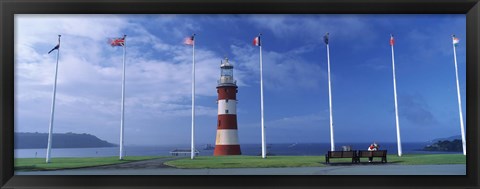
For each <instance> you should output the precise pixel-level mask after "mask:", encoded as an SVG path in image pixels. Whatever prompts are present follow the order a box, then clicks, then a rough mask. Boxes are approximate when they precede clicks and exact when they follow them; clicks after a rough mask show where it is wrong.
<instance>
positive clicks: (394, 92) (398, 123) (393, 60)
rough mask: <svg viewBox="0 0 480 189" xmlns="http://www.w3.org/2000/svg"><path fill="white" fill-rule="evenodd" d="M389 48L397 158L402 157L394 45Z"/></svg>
mask: <svg viewBox="0 0 480 189" xmlns="http://www.w3.org/2000/svg"><path fill="white" fill-rule="evenodd" d="M391 38H393V35H391ZM391 38H390V39H391ZM390 46H391V47H392V68H393V94H394V97H395V123H396V127H397V147H398V156H402V143H401V141H400V122H399V121H398V104H397V82H396V80H395V54H394V52H393V46H394V45H393V44H391V45H390Z"/></svg>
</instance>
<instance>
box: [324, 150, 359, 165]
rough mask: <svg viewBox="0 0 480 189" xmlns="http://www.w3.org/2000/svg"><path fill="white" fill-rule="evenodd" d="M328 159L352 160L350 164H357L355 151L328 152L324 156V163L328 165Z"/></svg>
mask: <svg viewBox="0 0 480 189" xmlns="http://www.w3.org/2000/svg"><path fill="white" fill-rule="evenodd" d="M330 158H352V163H356V162H357V154H356V153H355V151H328V152H327V154H325V163H330Z"/></svg>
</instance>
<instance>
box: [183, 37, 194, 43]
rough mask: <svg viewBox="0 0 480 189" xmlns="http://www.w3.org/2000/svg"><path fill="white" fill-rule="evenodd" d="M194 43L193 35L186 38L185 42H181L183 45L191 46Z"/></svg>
mask: <svg viewBox="0 0 480 189" xmlns="http://www.w3.org/2000/svg"><path fill="white" fill-rule="evenodd" d="M194 43H195V35H192V36H190V37H186V38H185V40H184V41H183V44H185V45H193V44H194Z"/></svg>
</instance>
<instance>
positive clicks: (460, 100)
mask: <svg viewBox="0 0 480 189" xmlns="http://www.w3.org/2000/svg"><path fill="white" fill-rule="evenodd" d="M459 42H460V39H458V38H457V37H455V35H452V44H453V58H454V63H455V81H456V83H457V99H458V113H459V114H460V115H459V116H460V132H462V133H461V134H462V148H463V155H467V147H466V140H465V128H464V126H463V113H462V99H461V97H460V84H459V82H458V67H457V50H456V47H457V46H458V44H459Z"/></svg>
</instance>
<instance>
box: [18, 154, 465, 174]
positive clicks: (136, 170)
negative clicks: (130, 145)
mask: <svg viewBox="0 0 480 189" xmlns="http://www.w3.org/2000/svg"><path fill="white" fill-rule="evenodd" d="M172 159H177V157H175V158H166V159H155V160H147V161H141V162H132V163H125V164H121V165H109V166H100V167H92V168H83V169H70V170H59V171H34V172H16V173H15V174H18V175H466V165H465V164H455V165H395V164H360V165H334V166H326V167H292V168H234V169H177V168H171V167H168V166H166V165H163V162H165V161H168V160H172Z"/></svg>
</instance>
